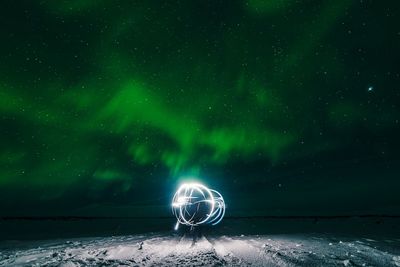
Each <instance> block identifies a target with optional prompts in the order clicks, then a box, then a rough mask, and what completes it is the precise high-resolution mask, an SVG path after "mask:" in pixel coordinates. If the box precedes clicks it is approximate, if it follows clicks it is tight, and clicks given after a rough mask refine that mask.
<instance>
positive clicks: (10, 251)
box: [0, 232, 400, 266]
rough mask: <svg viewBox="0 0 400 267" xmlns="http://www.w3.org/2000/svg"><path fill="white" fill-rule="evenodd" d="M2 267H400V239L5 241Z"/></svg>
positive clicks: (161, 236) (170, 236)
mask: <svg viewBox="0 0 400 267" xmlns="http://www.w3.org/2000/svg"><path fill="white" fill-rule="evenodd" d="M0 245H1V249H0V266H400V239H395V238H392V239H369V238H338V237H335V236H332V235H322V234H293V235H239V236H224V235H221V236H216V235H209V236H208V235H207V234H206V235H201V236H200V237H198V238H196V239H194V238H193V237H191V236H190V235H189V234H184V235H183V234H178V233H171V232H168V233H153V234H147V235H130V236H118V237H102V238H80V239H77V238H76V239H69V240H54V241H24V242H10V241H8V242H2V243H1V244H0Z"/></svg>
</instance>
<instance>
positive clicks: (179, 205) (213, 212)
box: [172, 183, 225, 230]
mask: <svg viewBox="0 0 400 267" xmlns="http://www.w3.org/2000/svg"><path fill="white" fill-rule="evenodd" d="M172 213H173V214H174V215H175V217H176V219H177V222H176V225H175V230H177V229H178V227H179V224H183V225H187V226H191V227H195V226H198V225H201V224H211V225H216V224H218V223H219V222H221V220H222V218H223V217H224V215H225V201H224V198H223V197H222V195H221V194H220V193H219V192H218V191H216V190H213V189H209V188H207V187H206V186H204V185H202V184H198V183H187V184H182V185H181V186H180V187H179V189H178V191H176V193H175V195H174V198H173V199H172Z"/></svg>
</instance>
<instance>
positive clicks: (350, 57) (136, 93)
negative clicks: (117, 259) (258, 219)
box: [0, 0, 400, 216]
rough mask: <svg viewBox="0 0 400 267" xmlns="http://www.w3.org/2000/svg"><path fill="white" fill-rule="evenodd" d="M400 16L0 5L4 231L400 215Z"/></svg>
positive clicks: (139, 4) (360, 9) (374, 11)
mask: <svg viewBox="0 0 400 267" xmlns="http://www.w3.org/2000/svg"><path fill="white" fill-rule="evenodd" d="M399 22H400V2H399V1H397V0H387V1H373V0H357V1H356V0H353V1H350V0H349V1H347V0H343V1H337V0H330V1H325V0H324V1H323V0H304V1H299V0H296V1H295V0H274V1H272V0H264V1H263V0H230V1H222V0H201V1H197V0H193V1H131V0H126V1H122V0H121V1H106V0H71V1H50V0H49V1H45V0H41V1H39V0H36V1H33V0H27V1H14V0H5V1H1V4H0V24H1V27H0V36H1V42H0V121H1V124H0V148H1V149H0V167H1V168H0V216H58V215H63V216H67V215H79V216H170V215H171V213H170V201H171V197H172V195H173V193H174V190H175V189H176V188H177V186H178V185H179V183H180V182H181V181H182V180H183V178H184V177H189V176H192V177H197V178H198V180H199V181H202V182H204V183H205V184H207V185H209V186H210V187H212V188H214V189H216V190H218V191H219V192H221V193H222V194H223V196H224V197H225V199H226V203H227V216H253V215H357V214H398V215H399V214H400V197H399V190H400V157H399V154H398V153H399V148H400V141H399V138H400V124H399V119H400V88H399V87H400V23H399Z"/></svg>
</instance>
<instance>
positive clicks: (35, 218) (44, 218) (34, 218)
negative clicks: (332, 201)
mask: <svg viewBox="0 0 400 267" xmlns="http://www.w3.org/2000/svg"><path fill="white" fill-rule="evenodd" d="M351 218H400V215H387V214H361V215H334V216H296V215H294V216H227V217H225V218H224V220H236V219H285V220H286V219H324V220H326V219H328V220H330V219H351ZM143 219H175V217H171V216H159V217H150V216H140V217H132V216H126V217H115V216H101V217H96V216H93V217H91V216H10V217H9V216H4V217H0V221H12V220H25V221H50V220H51V221H78V220H143Z"/></svg>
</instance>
